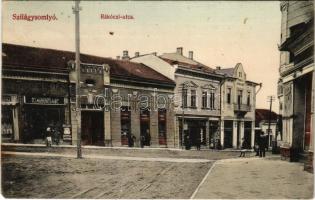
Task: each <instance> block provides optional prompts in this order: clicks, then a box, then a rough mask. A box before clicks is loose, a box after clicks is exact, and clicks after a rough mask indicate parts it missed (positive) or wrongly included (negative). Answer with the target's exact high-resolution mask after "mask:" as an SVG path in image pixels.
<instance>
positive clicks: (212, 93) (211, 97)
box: [210, 91, 215, 110]
mask: <svg viewBox="0 0 315 200" xmlns="http://www.w3.org/2000/svg"><path fill="white" fill-rule="evenodd" d="M214 101H215V97H214V91H211V92H210V108H211V110H213V109H214Z"/></svg>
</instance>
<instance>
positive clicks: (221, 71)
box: [215, 67, 235, 77]
mask: <svg viewBox="0 0 315 200" xmlns="http://www.w3.org/2000/svg"><path fill="white" fill-rule="evenodd" d="M234 69H235V68H234V67H233V68H225V69H216V70H215V72H216V73H218V74H224V75H226V76H229V77H233V76H234Z"/></svg>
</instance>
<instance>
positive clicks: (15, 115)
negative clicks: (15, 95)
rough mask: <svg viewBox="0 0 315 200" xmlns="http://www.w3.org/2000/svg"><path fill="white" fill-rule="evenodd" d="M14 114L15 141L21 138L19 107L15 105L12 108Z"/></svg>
mask: <svg viewBox="0 0 315 200" xmlns="http://www.w3.org/2000/svg"><path fill="white" fill-rule="evenodd" d="M12 114H13V124H12V125H13V131H14V141H18V140H19V139H20V137H19V136H20V134H19V133H20V130H19V112H18V107H14V108H13V109H12Z"/></svg>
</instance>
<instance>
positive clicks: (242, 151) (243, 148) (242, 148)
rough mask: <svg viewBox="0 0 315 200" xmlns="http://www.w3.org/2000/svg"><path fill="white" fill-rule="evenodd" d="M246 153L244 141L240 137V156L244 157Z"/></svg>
mask: <svg viewBox="0 0 315 200" xmlns="http://www.w3.org/2000/svg"><path fill="white" fill-rule="evenodd" d="M245 153H246V141H245V140H244V138H242V146H241V154H240V157H245Z"/></svg>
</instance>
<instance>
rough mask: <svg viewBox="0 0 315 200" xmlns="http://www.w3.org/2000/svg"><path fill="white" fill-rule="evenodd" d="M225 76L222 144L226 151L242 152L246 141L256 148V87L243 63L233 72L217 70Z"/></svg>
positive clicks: (222, 92)
mask: <svg viewBox="0 0 315 200" xmlns="http://www.w3.org/2000/svg"><path fill="white" fill-rule="evenodd" d="M215 72H216V73H218V74H222V75H224V76H225V78H224V82H223V84H222V85H221V94H222V95H221V102H222V103H221V129H220V130H221V142H222V145H223V147H224V148H240V147H241V144H242V138H244V140H245V141H246V143H247V144H248V146H250V147H252V146H254V133H255V132H254V128H255V108H256V86H258V85H259V84H257V83H255V82H252V81H249V80H247V79H246V73H245V71H244V69H243V66H242V64H241V63H238V64H237V65H236V66H235V67H233V68H224V69H222V68H221V67H217V68H216V70H215Z"/></svg>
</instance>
